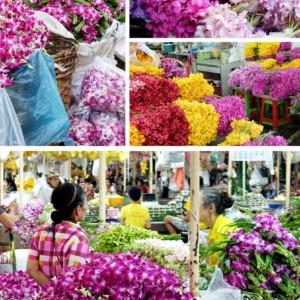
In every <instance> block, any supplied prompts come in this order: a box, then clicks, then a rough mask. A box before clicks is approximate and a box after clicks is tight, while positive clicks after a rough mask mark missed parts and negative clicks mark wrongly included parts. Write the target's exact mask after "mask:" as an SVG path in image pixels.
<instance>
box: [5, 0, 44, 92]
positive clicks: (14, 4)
mask: <svg viewBox="0 0 300 300" xmlns="http://www.w3.org/2000/svg"><path fill="white" fill-rule="evenodd" d="M0 7H1V10H0V19H1V22H0V88H1V87H6V86H9V85H10V84H11V83H12V80H11V79H10V78H9V77H8V73H9V72H10V71H12V70H14V69H16V68H18V67H19V66H21V65H22V64H24V63H26V61H27V60H28V58H29V56H30V54H32V53H33V52H34V51H35V50H36V49H41V48H44V47H45V45H46V44H47V42H48V36H49V33H48V30H47V28H46V26H45V24H44V23H43V22H41V21H39V20H37V19H36V17H35V16H34V11H33V10H32V9H30V8H28V7H26V6H25V5H24V4H23V1H22V0H14V1H10V0H0ZM12 12H13V13H12Z"/></svg>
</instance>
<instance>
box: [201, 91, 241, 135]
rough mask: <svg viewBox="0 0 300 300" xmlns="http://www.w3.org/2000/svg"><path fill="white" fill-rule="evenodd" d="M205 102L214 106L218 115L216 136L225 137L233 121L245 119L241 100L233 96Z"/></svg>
mask: <svg viewBox="0 0 300 300" xmlns="http://www.w3.org/2000/svg"><path fill="white" fill-rule="evenodd" d="M205 101H206V102H207V103H209V104H211V105H213V106H214V108H215V110H216V111H217V112H218V113H219V114H220V120H219V126H218V136H219V137H225V136H226V135H227V134H229V133H230V132H231V131H232V128H231V122H232V121H233V120H241V119H246V109H245V104H244V101H243V99H241V98H240V97H235V96H225V97H223V98H221V99H217V98H214V97H209V98H207V99H205Z"/></svg>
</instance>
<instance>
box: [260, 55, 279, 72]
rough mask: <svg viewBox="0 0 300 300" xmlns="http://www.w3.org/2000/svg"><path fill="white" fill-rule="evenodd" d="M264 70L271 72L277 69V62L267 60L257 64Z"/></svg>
mask: <svg viewBox="0 0 300 300" xmlns="http://www.w3.org/2000/svg"><path fill="white" fill-rule="evenodd" d="M258 63H259V64H260V65H261V66H262V68H263V69H264V70H272V69H275V68H279V65H278V64H277V60H276V59H275V58H269V59H266V60H263V61H259V62H258Z"/></svg>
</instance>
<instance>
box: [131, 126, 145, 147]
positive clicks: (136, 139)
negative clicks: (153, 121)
mask: <svg viewBox="0 0 300 300" xmlns="http://www.w3.org/2000/svg"><path fill="white" fill-rule="evenodd" d="M145 141H146V139H145V137H144V136H143V135H142V133H141V132H140V131H139V130H138V129H137V128H136V127H135V126H134V125H130V145H131V146H142V145H143V144H144V143H145Z"/></svg>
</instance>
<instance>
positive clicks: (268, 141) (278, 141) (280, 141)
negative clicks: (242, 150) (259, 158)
mask: <svg viewBox="0 0 300 300" xmlns="http://www.w3.org/2000/svg"><path fill="white" fill-rule="evenodd" d="M243 146H288V142H287V140H286V139H285V138H284V137H283V136H279V135H277V136H275V135H268V136H267V137H263V138H261V139H259V140H258V141H254V142H247V143H245V144H244V145H243Z"/></svg>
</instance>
